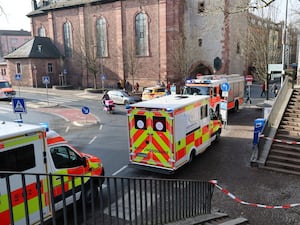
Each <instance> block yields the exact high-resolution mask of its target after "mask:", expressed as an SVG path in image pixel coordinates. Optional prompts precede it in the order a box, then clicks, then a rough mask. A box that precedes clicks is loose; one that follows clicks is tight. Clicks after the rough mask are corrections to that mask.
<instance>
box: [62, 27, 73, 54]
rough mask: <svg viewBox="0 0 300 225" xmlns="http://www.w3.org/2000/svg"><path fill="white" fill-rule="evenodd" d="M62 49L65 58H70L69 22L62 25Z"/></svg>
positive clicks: (70, 33) (70, 38)
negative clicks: (63, 49)
mask: <svg viewBox="0 0 300 225" xmlns="http://www.w3.org/2000/svg"><path fill="white" fill-rule="evenodd" d="M63 28H64V47H65V56H66V57H72V47H73V46H72V41H73V40H72V26H71V23H70V22H65V23H64V27H63Z"/></svg>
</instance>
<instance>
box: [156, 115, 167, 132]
mask: <svg viewBox="0 0 300 225" xmlns="http://www.w3.org/2000/svg"><path fill="white" fill-rule="evenodd" d="M153 130H154V131H160V132H166V118H165V117H158V116H153Z"/></svg>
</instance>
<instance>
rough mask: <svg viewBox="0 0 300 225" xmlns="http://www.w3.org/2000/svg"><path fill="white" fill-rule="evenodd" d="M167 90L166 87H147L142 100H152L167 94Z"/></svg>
mask: <svg viewBox="0 0 300 225" xmlns="http://www.w3.org/2000/svg"><path fill="white" fill-rule="evenodd" d="M166 93H167V90H166V88H165V87H147V88H145V89H144V90H143V93H142V100H143V101H145V100H150V99H153V98H158V97H161V96H164V95H166Z"/></svg>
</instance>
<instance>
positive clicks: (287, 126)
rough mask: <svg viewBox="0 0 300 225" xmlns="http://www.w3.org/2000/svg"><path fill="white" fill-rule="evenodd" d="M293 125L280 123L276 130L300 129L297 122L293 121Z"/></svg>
mask: <svg viewBox="0 0 300 225" xmlns="http://www.w3.org/2000/svg"><path fill="white" fill-rule="evenodd" d="M294 124H295V125H293V124H291V123H290V124H284V123H281V124H280V125H279V128H278V130H285V131H297V132H299V131H300V124H297V123H294Z"/></svg>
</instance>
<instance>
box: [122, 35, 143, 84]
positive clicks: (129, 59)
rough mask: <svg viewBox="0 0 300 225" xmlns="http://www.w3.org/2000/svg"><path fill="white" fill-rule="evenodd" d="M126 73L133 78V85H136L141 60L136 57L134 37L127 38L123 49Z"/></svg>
mask: <svg viewBox="0 0 300 225" xmlns="http://www.w3.org/2000/svg"><path fill="white" fill-rule="evenodd" d="M123 57H124V73H125V74H127V77H128V75H130V76H131V78H132V84H133V85H134V84H135V74H136V72H137V70H138V68H139V67H140V59H139V57H137V55H136V49H135V44H134V40H133V38H132V36H130V37H129V36H127V38H126V39H125V43H124V48H123Z"/></svg>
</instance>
